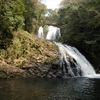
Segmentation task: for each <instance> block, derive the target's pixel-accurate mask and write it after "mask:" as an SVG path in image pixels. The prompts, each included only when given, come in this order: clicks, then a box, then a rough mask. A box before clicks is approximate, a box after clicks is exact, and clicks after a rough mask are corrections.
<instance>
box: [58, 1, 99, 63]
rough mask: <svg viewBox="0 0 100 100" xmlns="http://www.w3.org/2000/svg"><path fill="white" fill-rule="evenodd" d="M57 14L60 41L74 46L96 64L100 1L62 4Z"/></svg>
mask: <svg viewBox="0 0 100 100" xmlns="http://www.w3.org/2000/svg"><path fill="white" fill-rule="evenodd" d="M64 1H65V0H64ZM58 14H59V20H58V25H59V26H60V27H61V32H62V38H61V41H62V42H65V43H68V44H70V45H74V46H75V47H77V48H78V49H80V50H81V51H82V52H83V53H85V54H88V55H89V56H90V57H92V58H95V59H94V61H93V62H96V61H95V60H97V59H99V57H100V54H99V52H100V46H99V44H100V0H88V1H87V0H81V1H79V0H76V1H75V0H72V2H69V3H64V5H63V6H62V7H61V8H60V9H59V12H58ZM90 60H91V59H90Z"/></svg>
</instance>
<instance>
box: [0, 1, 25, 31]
mask: <svg viewBox="0 0 100 100" xmlns="http://www.w3.org/2000/svg"><path fill="white" fill-rule="evenodd" d="M24 12H25V7H24V4H23V2H22V0H0V19H1V20H0V31H4V30H9V29H10V28H13V29H16V30H17V28H19V27H20V28H22V27H23V25H24V16H23V13H24Z"/></svg>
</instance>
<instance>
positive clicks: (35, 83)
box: [0, 77, 100, 100]
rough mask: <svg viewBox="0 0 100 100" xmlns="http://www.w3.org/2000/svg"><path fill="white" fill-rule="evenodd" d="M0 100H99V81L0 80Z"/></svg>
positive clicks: (91, 79)
mask: <svg viewBox="0 0 100 100" xmlns="http://www.w3.org/2000/svg"><path fill="white" fill-rule="evenodd" d="M0 100H100V79H99V78H82V77H81V78H68V79H33V78H21V79H7V80H0Z"/></svg>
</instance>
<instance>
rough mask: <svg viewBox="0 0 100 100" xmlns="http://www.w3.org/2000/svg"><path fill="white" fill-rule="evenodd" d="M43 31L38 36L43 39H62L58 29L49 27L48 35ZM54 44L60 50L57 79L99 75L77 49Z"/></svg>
mask: <svg viewBox="0 0 100 100" xmlns="http://www.w3.org/2000/svg"><path fill="white" fill-rule="evenodd" d="M41 30H42V32H41ZM41 30H39V31H38V36H39V37H41V38H45V39H48V40H51V41H55V40H56V39H58V38H60V37H61V34H60V29H59V28H57V27H54V26H48V29H47V30H48V31H47V33H46V35H45V34H44V32H43V28H42V29H41ZM39 32H40V33H39ZM40 34H41V35H40ZM44 35H45V36H44ZM54 43H55V44H56V45H57V46H58V48H59V54H58V58H59V60H58V61H57V62H56V64H58V65H59V68H58V69H56V70H57V71H56V72H55V73H56V74H55V77H58V76H60V75H62V76H63V77H64V78H67V77H79V76H83V77H87V76H88V77H89V76H90V77H91V75H94V76H95V75H97V74H96V73H95V70H94V68H93V66H92V65H91V64H90V63H89V61H88V60H87V59H86V58H85V57H84V56H83V55H82V54H81V53H80V52H79V51H78V50H77V49H76V48H75V47H71V46H68V45H66V44H62V43H57V42H54Z"/></svg>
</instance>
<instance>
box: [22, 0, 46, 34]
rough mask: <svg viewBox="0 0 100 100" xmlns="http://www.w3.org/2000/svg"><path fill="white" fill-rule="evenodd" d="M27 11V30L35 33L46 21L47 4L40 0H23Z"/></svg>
mask: <svg viewBox="0 0 100 100" xmlns="http://www.w3.org/2000/svg"><path fill="white" fill-rule="evenodd" d="M23 1H24V4H25V7H26V12H25V14H24V17H25V30H26V31H28V32H30V33H32V32H33V33H34V32H36V30H37V28H38V27H39V26H40V25H43V24H44V22H45V20H44V19H45V17H44V15H45V12H46V6H45V5H44V4H42V3H41V2H39V1H38V0H23Z"/></svg>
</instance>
